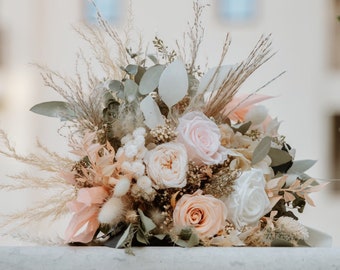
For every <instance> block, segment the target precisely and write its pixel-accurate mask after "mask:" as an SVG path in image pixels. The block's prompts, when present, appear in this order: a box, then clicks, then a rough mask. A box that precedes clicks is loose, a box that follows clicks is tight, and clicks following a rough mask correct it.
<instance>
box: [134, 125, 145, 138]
mask: <svg viewBox="0 0 340 270" xmlns="http://www.w3.org/2000/svg"><path fill="white" fill-rule="evenodd" d="M145 133H146V131H145V128H143V127H139V128H136V129H135V130H134V131H133V136H134V137H135V138H136V137H138V136H143V137H144V136H145Z"/></svg>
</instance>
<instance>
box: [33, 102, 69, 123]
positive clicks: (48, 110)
mask: <svg viewBox="0 0 340 270" xmlns="http://www.w3.org/2000/svg"><path fill="white" fill-rule="evenodd" d="M30 111H31V112H34V113H37V114H41V115H45V116H49V117H57V118H59V119H60V120H62V121H65V120H72V119H74V118H75V113H74V111H73V110H72V109H71V108H70V105H69V103H67V102H63V101H49V102H43V103H39V104H37V105H35V106H33V107H32V108H31V109H30Z"/></svg>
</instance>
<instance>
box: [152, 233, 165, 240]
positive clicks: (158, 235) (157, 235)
mask: <svg viewBox="0 0 340 270" xmlns="http://www.w3.org/2000/svg"><path fill="white" fill-rule="evenodd" d="M154 237H155V238H157V239H158V240H161V241H162V240H164V238H165V237H166V234H155V235H154Z"/></svg>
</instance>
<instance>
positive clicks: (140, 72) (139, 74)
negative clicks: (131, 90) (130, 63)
mask: <svg viewBox="0 0 340 270" xmlns="http://www.w3.org/2000/svg"><path fill="white" fill-rule="evenodd" d="M145 71H146V69H145V68H144V67H141V66H138V72H137V74H136V75H135V78H134V80H135V82H136V83H137V84H140V80H141V79H142V77H143V76H144V73H145Z"/></svg>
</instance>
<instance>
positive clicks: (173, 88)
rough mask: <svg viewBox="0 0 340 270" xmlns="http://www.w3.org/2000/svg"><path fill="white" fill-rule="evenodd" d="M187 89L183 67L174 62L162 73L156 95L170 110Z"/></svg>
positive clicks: (179, 62)
mask: <svg viewBox="0 0 340 270" xmlns="http://www.w3.org/2000/svg"><path fill="white" fill-rule="evenodd" d="M188 87H189V81H188V74H187V71H186V68H185V65H184V64H183V63H182V62H181V61H179V60H175V61H174V62H172V63H171V64H170V65H168V66H167V67H166V69H165V70H164V71H163V73H162V75H161V77H160V79H159V85H158V93H159V95H160V97H161V99H162V100H163V101H164V103H165V104H166V105H167V106H168V107H169V108H171V107H172V106H173V105H175V104H176V103H178V102H179V101H181V100H182V99H183V98H184V97H185V95H186V94H187V91H188Z"/></svg>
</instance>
